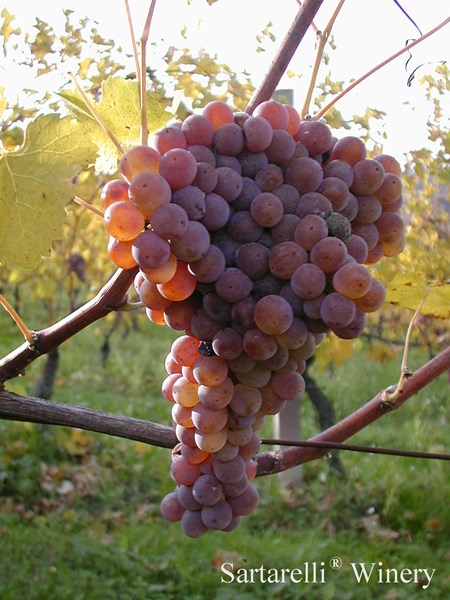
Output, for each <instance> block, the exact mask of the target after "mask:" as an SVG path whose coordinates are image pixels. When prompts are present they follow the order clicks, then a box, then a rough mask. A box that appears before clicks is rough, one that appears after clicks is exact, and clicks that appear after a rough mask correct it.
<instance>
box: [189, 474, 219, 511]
mask: <svg viewBox="0 0 450 600" xmlns="http://www.w3.org/2000/svg"><path fill="white" fill-rule="evenodd" d="M192 495H193V497H194V499H195V500H196V502H198V504H200V505H201V506H213V505H214V504H216V502H218V501H219V500H220V499H221V497H222V484H221V483H220V481H219V480H218V479H217V477H215V476H214V475H200V477H199V478H198V479H197V480H196V481H195V482H194V485H193V486H192Z"/></svg>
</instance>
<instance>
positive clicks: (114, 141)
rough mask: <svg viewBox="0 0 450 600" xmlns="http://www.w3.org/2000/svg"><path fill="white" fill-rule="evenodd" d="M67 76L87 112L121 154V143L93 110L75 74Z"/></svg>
mask: <svg viewBox="0 0 450 600" xmlns="http://www.w3.org/2000/svg"><path fill="white" fill-rule="evenodd" d="M69 77H70V79H71V81H72V83H73V84H74V86H75V88H76V90H77V92H78V93H79V94H80V96H81V97H82V99H83V101H84V103H85V104H86V106H87V108H88V110H89V112H90V113H91V115H92V116H93V117H94V119H95V120H96V121H97V123H98V124H99V125H100V127H101V128H102V129H103V131H104V132H105V133H106V135H107V136H108V137H109V139H110V140H111V141H112V143H113V144H114V145H115V147H116V148H117V150H118V151H119V152H120V154H123V152H124V150H123V148H122V144H121V143H120V142H119V140H118V139H117V137H116V136H115V135H114V133H113V132H112V131H111V129H110V128H109V127H108V125H107V124H106V123H105V121H104V120H103V119H102V117H101V116H100V115H99V114H98V112H97V111H96V110H95V108H94V105H93V104H92V102H91V101H90V100H89V98H88V96H87V95H86V93H85V91H84V90H83V88H82V87H81V85H80V84H79V83H78V81H77V78H76V77H75V75H74V74H73V73H69Z"/></svg>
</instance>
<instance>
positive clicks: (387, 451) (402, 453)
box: [261, 438, 450, 460]
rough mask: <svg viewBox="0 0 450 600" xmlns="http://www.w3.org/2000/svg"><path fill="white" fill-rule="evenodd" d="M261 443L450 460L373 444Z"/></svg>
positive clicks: (264, 439) (286, 441) (445, 457)
mask: <svg viewBox="0 0 450 600" xmlns="http://www.w3.org/2000/svg"><path fill="white" fill-rule="evenodd" d="M261 444H270V445H273V446H297V447H298V448H329V449H330V450H348V451H350V452H365V453H368V454H387V455H388V456H405V457H408V458H429V459H434V460H450V454H440V453H436V452H416V451H414V450H397V449H394V448H379V447H373V446H355V445H353V444H340V443H338V442H310V441H296V440H277V439H271V438H263V439H262V440H261Z"/></svg>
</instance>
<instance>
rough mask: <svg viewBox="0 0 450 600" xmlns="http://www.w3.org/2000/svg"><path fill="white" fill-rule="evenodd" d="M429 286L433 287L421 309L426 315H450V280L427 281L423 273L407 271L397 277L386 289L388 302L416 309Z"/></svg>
mask: <svg viewBox="0 0 450 600" xmlns="http://www.w3.org/2000/svg"><path fill="white" fill-rule="evenodd" d="M428 288H431V289H430V291H429V293H428V295H427V298H426V300H425V302H424V304H423V306H422V308H421V309H420V314H421V315H423V316H424V317H435V318H436V319H448V318H449V317H450V281H442V282H433V281H427V279H426V277H425V275H423V274H422V273H405V274H403V275H399V276H398V277H395V279H394V280H393V281H392V282H391V283H390V284H389V285H388V287H387V290H386V302H387V303H389V304H395V305H397V306H401V307H403V308H409V309H410V310H416V309H417V307H418V306H419V304H420V302H421V300H422V298H423V297H424V296H425V293H426V291H427V289H428Z"/></svg>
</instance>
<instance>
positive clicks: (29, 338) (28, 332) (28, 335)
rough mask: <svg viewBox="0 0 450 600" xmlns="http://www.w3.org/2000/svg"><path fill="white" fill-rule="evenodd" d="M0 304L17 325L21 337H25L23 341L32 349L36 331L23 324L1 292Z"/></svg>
mask: <svg viewBox="0 0 450 600" xmlns="http://www.w3.org/2000/svg"><path fill="white" fill-rule="evenodd" d="M0 304H1V305H2V306H3V308H4V309H5V310H6V312H7V313H8V314H9V316H10V317H11V319H12V320H13V321H14V323H15V324H16V325H17V327H18V328H19V329H20V331H21V332H22V334H23V337H24V338H25V341H26V342H27V343H28V346H29V347H30V348H31V349H33V348H34V345H35V343H36V332H35V331H33V330H32V329H29V328H28V327H27V326H26V325H25V323H24V322H23V320H22V318H21V317H20V315H19V313H18V312H17V311H16V310H15V309H14V308H13V307H12V306H11V304H10V303H9V302H8V300H7V299H6V298H5V297H4V296H2V294H0Z"/></svg>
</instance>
